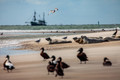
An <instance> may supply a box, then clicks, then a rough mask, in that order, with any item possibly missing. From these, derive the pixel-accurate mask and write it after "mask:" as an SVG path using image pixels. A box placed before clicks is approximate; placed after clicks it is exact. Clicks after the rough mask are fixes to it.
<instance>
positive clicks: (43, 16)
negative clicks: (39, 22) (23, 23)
mask: <svg viewBox="0 0 120 80" xmlns="http://www.w3.org/2000/svg"><path fill="white" fill-rule="evenodd" d="M43 21H45V12H43Z"/></svg>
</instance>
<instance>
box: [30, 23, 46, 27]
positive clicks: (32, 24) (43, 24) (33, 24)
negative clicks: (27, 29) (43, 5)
mask: <svg viewBox="0 0 120 80" xmlns="http://www.w3.org/2000/svg"><path fill="white" fill-rule="evenodd" d="M31 26H46V24H45V23H37V22H31Z"/></svg>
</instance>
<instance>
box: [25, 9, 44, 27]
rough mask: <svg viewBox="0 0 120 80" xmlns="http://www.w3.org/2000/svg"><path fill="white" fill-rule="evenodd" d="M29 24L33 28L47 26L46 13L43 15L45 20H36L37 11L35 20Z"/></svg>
mask: <svg viewBox="0 0 120 80" xmlns="http://www.w3.org/2000/svg"><path fill="white" fill-rule="evenodd" d="M26 23H28V22H26ZM29 23H30V24H31V26H46V21H45V13H43V19H42V20H41V19H37V18H36V11H34V15H33V20H32V21H31V22H29Z"/></svg>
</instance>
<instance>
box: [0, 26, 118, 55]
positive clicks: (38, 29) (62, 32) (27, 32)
mask: <svg viewBox="0 0 120 80" xmlns="http://www.w3.org/2000/svg"><path fill="white" fill-rule="evenodd" d="M119 27H120V24H106V25H97V24H91V25H49V26H26V25H24V26H21V25H16V26H15V25H4V26H0V33H2V32H3V35H0V56H1V55H7V54H10V55H20V54H29V53H37V51H31V50H15V48H18V47H20V44H19V43H20V42H22V41H27V40H38V39H39V38H45V37H51V36H66V35H73V34H81V33H66V32H69V31H73V32H74V31H91V30H96V31H101V30H102V29H104V30H114V29H115V28H119ZM55 32H56V33H55Z"/></svg>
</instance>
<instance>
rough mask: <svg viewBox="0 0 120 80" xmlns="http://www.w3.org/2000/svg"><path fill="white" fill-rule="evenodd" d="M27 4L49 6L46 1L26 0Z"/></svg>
mask: <svg viewBox="0 0 120 80" xmlns="http://www.w3.org/2000/svg"><path fill="white" fill-rule="evenodd" d="M26 2H28V3H31V4H36V5H40V4H47V2H45V0H26Z"/></svg>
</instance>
